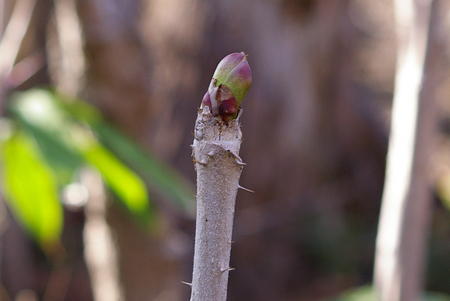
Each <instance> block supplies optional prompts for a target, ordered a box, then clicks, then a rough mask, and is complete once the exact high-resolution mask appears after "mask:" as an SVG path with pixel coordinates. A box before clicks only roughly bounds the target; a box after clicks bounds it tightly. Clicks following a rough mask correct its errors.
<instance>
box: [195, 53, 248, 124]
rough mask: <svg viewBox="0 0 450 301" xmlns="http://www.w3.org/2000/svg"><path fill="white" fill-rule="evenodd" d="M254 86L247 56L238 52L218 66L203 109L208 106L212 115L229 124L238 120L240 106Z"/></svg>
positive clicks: (225, 58)
mask: <svg viewBox="0 0 450 301" xmlns="http://www.w3.org/2000/svg"><path fill="white" fill-rule="evenodd" d="M251 84H252V71H251V69H250V65H249V64H248V61H247V55H246V54H245V53H243V52H236V53H232V54H229V55H227V56H226V57H224V58H223V59H222V60H221V61H220V63H219V65H217V68H216V71H215V72H214V75H213V78H212V80H211V83H210V85H209V88H208V91H207V92H206V94H205V96H203V100H202V108H203V107H205V106H208V107H209V109H210V111H211V114H212V115H213V116H215V117H219V118H221V119H222V120H223V121H224V122H228V121H230V120H232V119H234V118H236V116H237V114H238V112H239V106H240V104H241V102H242V99H243V98H244V96H245V94H246V93H247V91H248V89H249V88H250V86H251Z"/></svg>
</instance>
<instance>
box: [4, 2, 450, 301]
mask: <svg viewBox="0 0 450 301" xmlns="http://www.w3.org/2000/svg"><path fill="white" fill-rule="evenodd" d="M448 17H449V15H446V16H444V19H445V20H446V22H447V23H445V24H444V25H445V26H450V23H449V22H448V20H450V19H449V18H448ZM9 27H11V28H13V29H14V30H12V29H11V30H9V29H8V28H9ZM0 33H1V34H2V43H1V47H0V61H1V66H0V67H1V69H0V70H1V78H0V80H1V83H0V84H1V86H0V100H1V103H0V109H1V114H2V122H1V123H0V129H1V131H0V132H1V139H2V143H3V144H2V152H3V153H4V155H2V163H1V169H2V182H3V183H4V185H3V186H2V190H3V191H2V194H3V197H2V198H3V200H2V205H1V207H0V212H1V216H0V221H1V223H0V224H1V228H0V229H1V236H0V256H1V264H0V273H1V274H0V275H1V278H0V280H1V282H0V296H1V297H0V299H1V300H93V299H94V295H95V294H100V293H98V292H99V291H101V289H98V287H97V288H96V286H98V285H100V286H101V283H110V285H111V284H112V287H113V288H112V289H109V292H110V293H111V291H116V294H117V296H116V297H117V300H120V299H123V300H188V298H189V295H190V288H189V286H187V285H184V284H182V283H181V281H184V282H190V281H191V277H192V275H191V273H192V261H193V250H194V231H195V221H194V219H193V214H192V212H193V210H192V209H193V207H194V206H195V205H194V201H193V194H195V189H194V188H195V170H194V166H193V163H192V158H191V148H190V144H191V143H192V140H193V135H192V131H193V128H194V122H195V118H196V114H197V107H198V106H199V105H200V102H201V99H202V97H203V94H204V93H205V91H206V89H207V87H208V85H209V81H210V80H211V76H212V74H213V72H214V69H215V67H216V65H217V63H218V62H219V61H220V60H221V59H222V58H223V57H224V56H225V55H227V54H229V53H231V52H240V51H244V52H245V53H247V54H249V58H248V61H249V64H250V66H251V68H252V72H253V84H252V87H251V88H250V90H249V92H248V94H247V96H246V97H245V99H244V101H243V103H242V108H243V110H244V112H243V115H242V119H241V122H242V132H243V135H244V141H243V144H242V149H241V157H242V158H243V160H244V162H246V164H247V165H246V166H245V168H244V170H243V173H242V177H241V185H242V186H244V187H246V188H248V189H251V190H254V191H255V193H249V192H246V191H240V192H239V193H238V197H237V203H236V207H237V208H236V216H235V226H234V234H233V236H234V241H235V243H234V244H233V248H232V254H231V266H232V267H234V268H235V269H236V270H234V271H232V272H231V273H230V279H229V290H228V300H262V301H264V300H327V299H330V298H333V297H335V296H338V295H340V294H342V293H343V292H345V291H348V290H349V289H352V288H355V287H359V286H362V285H367V284H370V283H371V282H372V278H373V264H374V254H375V251H374V250H375V239H376V231H377V225H378V217H379V209H380V204H381V197H382V190H383V181H384V173H385V165H386V152H387V145H388V136H389V126H390V112H391V103H392V97H393V89H394V77H395V67H396V52H397V49H396V36H395V28H394V7H393V3H392V1H390V0H376V1H363V0H343V1H325V0H258V1H257V0H250V1H240V0H239V1H238V0H228V1H212V0H141V1H139V0H128V1H123V0H109V1H108V0H77V1H75V0H53V1H52V0H36V1H34V0H2V1H1V2H0ZM5 45H6V46H5ZM448 49H449V48H447V50H448ZM448 54H449V53H448V52H446V55H448ZM442 66H443V67H444V68H446V71H448V70H449V69H448V67H449V65H448V62H447V61H443V62H442ZM449 80H450V74H449V73H448V72H446V77H445V80H444V82H442V83H440V85H439V86H438V93H437V96H438V98H437V99H436V101H437V103H438V106H439V118H438V120H436V125H438V128H439V133H437V134H436V136H434V137H430V143H434V144H435V145H436V147H435V148H434V153H433V160H432V161H433V166H432V167H431V168H430V169H431V172H430V174H431V176H430V177H429V178H430V183H431V187H432V191H431V193H432V194H433V216H432V220H431V224H430V229H431V230H430V231H431V232H430V235H429V250H428V259H427V266H428V269H427V276H426V289H427V290H431V291H438V292H442V293H450V286H449V284H448V279H450V214H449V212H448V209H447V207H448V206H449V204H448V203H446V202H448V199H449V196H450V193H449V188H447V187H449V185H448V182H449V181H450V180H449V179H450V176H449V175H450V154H449V147H450V139H449V138H450V137H449V134H450V104H449V102H448V98H449V96H450V89H449V87H450V82H449ZM36 88H40V89H39V90H36ZM47 109H48V111H46V110H47ZM18 154H22V155H18ZM67 158H69V159H67ZM26 160H28V161H26ZM58 160H59V161H58ZM24 162H25V163H24ZM26 162H28V163H26ZM58 164H59V165H58ZM86 166H90V168H87V167H86ZM33 168H35V170H36V171H33ZM44 178H45V179H47V178H48V179H49V180H48V181H47V182H46V181H44V180H42V179H44ZM102 178H103V184H102V181H101V179H102ZM8 179H15V180H8ZM21 181H24V182H21ZM27 181H28V182H27ZM35 186H36V187H35ZM33 187H34V188H33ZM42 187H47V188H48V189H47V188H45V189H47V190H46V191H44V192H42V191H41V190H40V189H42ZM133 187H134V188H133ZM103 188H105V189H103ZM32 189H35V190H32ZM147 189H148V192H147ZM50 190H51V191H54V192H52V193H53V194H52V193H49V192H48V191H50ZM49 199H50V201H49ZM53 200H54V201H53ZM4 201H6V202H4ZM18 204H19V205H18ZM30 204H31V205H30ZM61 204H63V205H62V206H61ZM49 212H50V213H49ZM52 212H53V213H52ZM89 225H90V226H92V227H93V228H90V226H89ZM95 225H96V226H95ZM91 230H92V231H93V232H91ZM95 231H97V232H95ZM92 254H94V255H92ZM95 254H97V255H98V254H103V255H104V256H103V257H102V256H100V257H101V258H97V259H96V258H95ZM102 260H103V261H102ZM105 277H106V278H108V277H109V278H111V279H109V280H108V279H106V280H105ZM108 281H109V282H108ZM99 283H100V284H99ZM107 291H108V289H107ZM96 296H97V297H96V300H115V299H114V298H116V297H106V299H101V297H99V295H96ZM104 298H105V297H104Z"/></svg>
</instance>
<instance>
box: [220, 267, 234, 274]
mask: <svg viewBox="0 0 450 301" xmlns="http://www.w3.org/2000/svg"><path fill="white" fill-rule="evenodd" d="M234 270H235V268H232V267H229V268H226V269H225V270H220V274H223V273H225V272H227V271H234Z"/></svg>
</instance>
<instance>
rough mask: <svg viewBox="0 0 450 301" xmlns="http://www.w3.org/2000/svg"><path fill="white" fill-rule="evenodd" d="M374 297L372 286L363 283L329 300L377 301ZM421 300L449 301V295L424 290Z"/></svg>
mask: <svg viewBox="0 0 450 301" xmlns="http://www.w3.org/2000/svg"><path fill="white" fill-rule="evenodd" d="M377 300H379V299H378V298H375V296H374V292H373V287H372V286H371V285H363V286H360V287H356V288H353V289H350V290H349V291H347V292H345V293H343V294H342V295H341V296H339V297H336V298H334V299H331V300H330V301H377ZM421 300H423V301H450V296H449V295H446V294H441V293H435V292H425V293H424V294H423V297H422V299H421Z"/></svg>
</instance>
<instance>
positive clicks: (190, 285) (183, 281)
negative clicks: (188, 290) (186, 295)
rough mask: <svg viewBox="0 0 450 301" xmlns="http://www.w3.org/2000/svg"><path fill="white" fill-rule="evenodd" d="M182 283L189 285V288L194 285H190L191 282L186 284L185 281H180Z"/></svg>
mask: <svg viewBox="0 0 450 301" xmlns="http://www.w3.org/2000/svg"><path fill="white" fill-rule="evenodd" d="M180 282H181V283H183V284H186V285H189V286H191V287H192V283H189V282H185V281H180Z"/></svg>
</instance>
